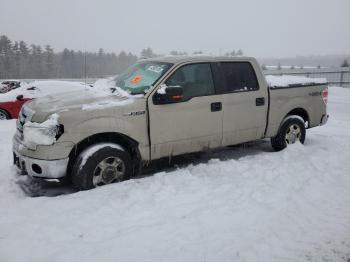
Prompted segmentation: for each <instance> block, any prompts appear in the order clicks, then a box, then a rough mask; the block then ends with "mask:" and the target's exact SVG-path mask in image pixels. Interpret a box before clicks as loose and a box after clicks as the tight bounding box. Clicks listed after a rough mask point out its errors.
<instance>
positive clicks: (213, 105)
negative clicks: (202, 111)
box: [210, 102, 222, 112]
mask: <svg viewBox="0 0 350 262" xmlns="http://www.w3.org/2000/svg"><path fill="white" fill-rule="evenodd" d="M210 109H211V111H212V112H216V111H221V109H222V104H221V102H215V103H211V104H210Z"/></svg>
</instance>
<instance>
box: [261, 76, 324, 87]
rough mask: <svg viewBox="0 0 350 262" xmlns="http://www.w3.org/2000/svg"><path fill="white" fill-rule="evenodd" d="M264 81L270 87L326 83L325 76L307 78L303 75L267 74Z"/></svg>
mask: <svg viewBox="0 0 350 262" xmlns="http://www.w3.org/2000/svg"><path fill="white" fill-rule="evenodd" d="M265 77H266V81H267V84H268V85H269V86H270V87H271V88H274V87H275V88H276V87H288V86H292V85H313V84H326V83H327V79H326V78H309V77H304V76H291V75H283V76H275V75H267V76H265Z"/></svg>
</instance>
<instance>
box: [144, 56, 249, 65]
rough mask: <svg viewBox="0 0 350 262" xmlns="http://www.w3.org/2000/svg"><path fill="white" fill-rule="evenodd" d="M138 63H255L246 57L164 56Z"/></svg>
mask: <svg viewBox="0 0 350 262" xmlns="http://www.w3.org/2000/svg"><path fill="white" fill-rule="evenodd" d="M140 61H150V62H151V61H152V62H165V63H173V64H179V63H189V62H220V61H255V58H253V57H248V56H233V57H227V56H164V57H156V58H149V59H142V60H140Z"/></svg>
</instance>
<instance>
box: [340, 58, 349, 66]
mask: <svg viewBox="0 0 350 262" xmlns="http://www.w3.org/2000/svg"><path fill="white" fill-rule="evenodd" d="M349 66H350V65H349V62H348V60H347V59H345V60H344V61H343V63H342V64H341V67H349Z"/></svg>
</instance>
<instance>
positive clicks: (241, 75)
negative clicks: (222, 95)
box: [219, 62, 259, 93]
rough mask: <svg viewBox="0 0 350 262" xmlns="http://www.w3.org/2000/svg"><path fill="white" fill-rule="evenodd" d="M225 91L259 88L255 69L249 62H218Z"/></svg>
mask: <svg viewBox="0 0 350 262" xmlns="http://www.w3.org/2000/svg"><path fill="white" fill-rule="evenodd" d="M219 68H220V71H221V72H222V76H223V81H224V85H225V87H226V88H225V89H226V93H232V92H244V91H255V90H259V84H258V80H257V78H256V74H255V71H254V69H253V67H252V65H251V64H250V63H249V62H220V63H219Z"/></svg>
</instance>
